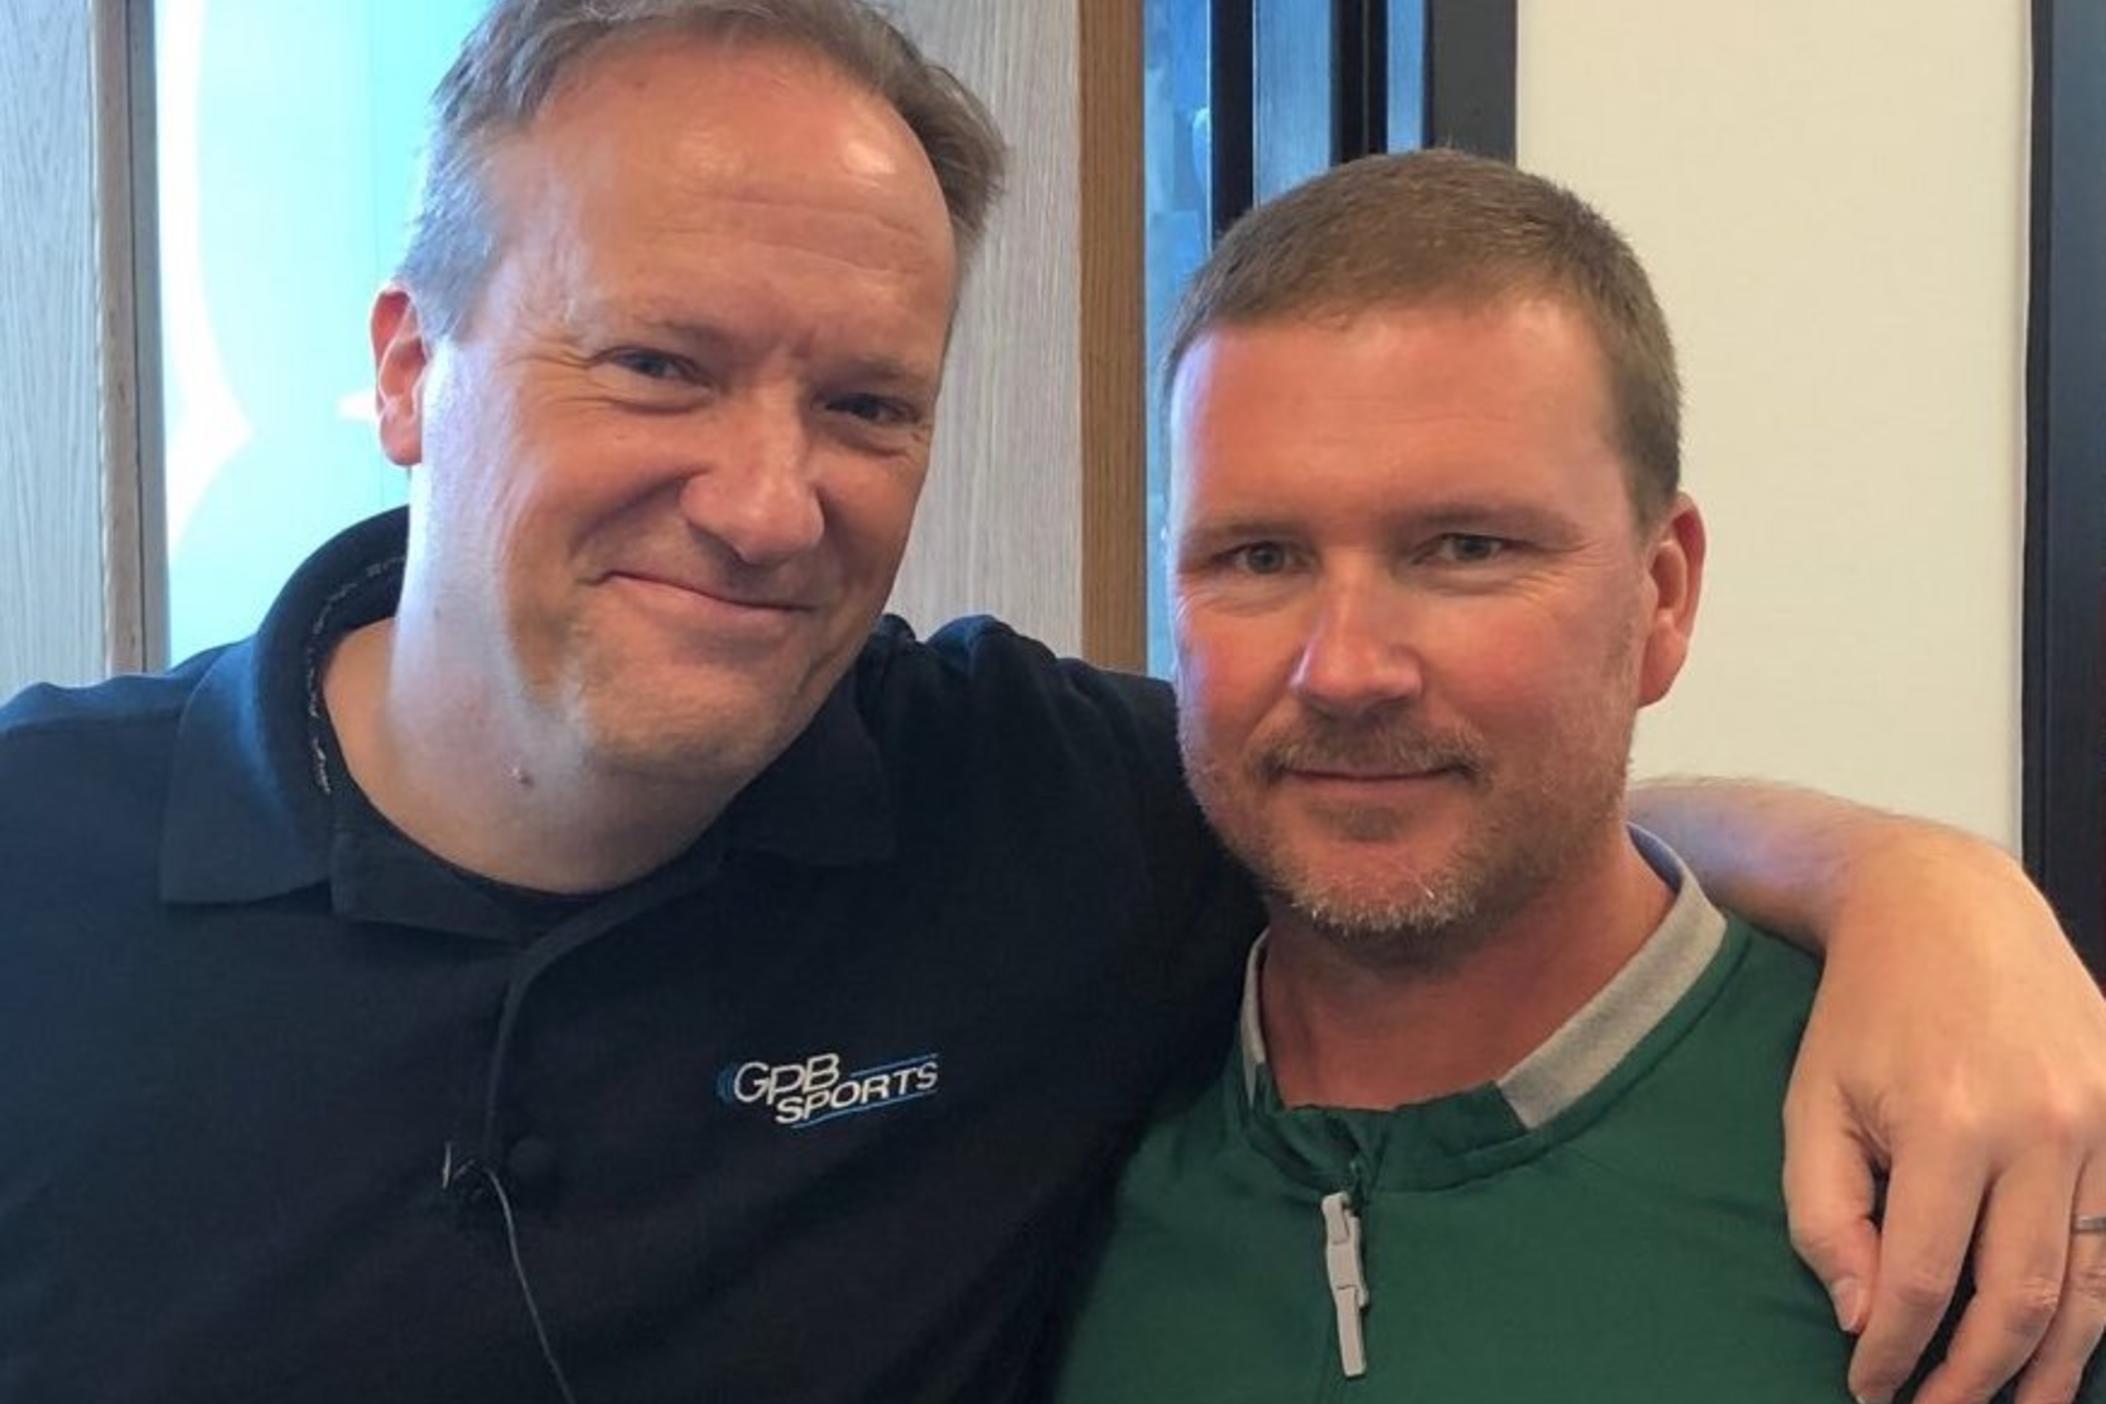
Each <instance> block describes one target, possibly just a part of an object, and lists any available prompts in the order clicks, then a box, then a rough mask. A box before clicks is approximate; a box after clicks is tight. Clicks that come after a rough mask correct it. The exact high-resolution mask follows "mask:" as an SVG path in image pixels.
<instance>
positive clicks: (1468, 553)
mask: <svg viewBox="0 0 2106 1404" xmlns="http://www.w3.org/2000/svg"><path fill="white" fill-rule="evenodd" d="M1511 544H1512V543H1511V542H1508V541H1505V540H1502V539H1501V538H1499V537H1496V536H1475V535H1472V534H1471V533H1469V532H1466V531H1455V532H1450V533H1448V534H1447V535H1446V536H1443V537H1442V538H1440V540H1438V541H1436V542H1435V543H1434V544H1433V552H1432V554H1433V556H1434V558H1435V559H1436V560H1440V561H1443V562H1446V563H1447V564H1450V565H1478V564H1481V563H1482V562H1485V561H1489V560H1492V559H1493V558H1495V557H1497V556H1499V555H1501V554H1503V553H1504V552H1505V551H1506V549H1507V547H1508V546H1510V545H1511Z"/></svg>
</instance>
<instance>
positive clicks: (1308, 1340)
mask: <svg viewBox="0 0 2106 1404" xmlns="http://www.w3.org/2000/svg"><path fill="white" fill-rule="evenodd" d="M1639 843H1640V847H1641V848H1642V849H1644V850H1645V851H1646V853H1647V857H1648V859H1649V860H1650V861H1652V862H1653V864H1654V866H1655V867H1656V868H1657V869H1659V870H1661V871H1662V872H1663V874H1664V875H1667V876H1668V877H1669V878H1670V880H1671V881H1673V882H1675V883H1676V884H1677V889H1678V890H1677V897H1676V900H1675V903H1674V905H1673V907H1672V909H1671V910H1670V912H1669V913H1668V916H1667V918H1666V919H1665V920H1664V921H1663V922H1662V924H1661V926H1660V928H1659V929H1658V930H1657V931H1655V932H1654V933H1653V935H1652V936H1651V938H1649V940H1648V941H1647V942H1646V944H1645V945H1644V946H1643V947H1642V948H1641V949H1640V951H1639V952H1638V953H1637V955H1635V956H1634V957H1633V958H1632V959H1631V961H1629V962H1628V963H1627V964H1626V966H1625V967H1624V969H1623V970H1622V971H1621V972H1619V974H1618V975H1617V976H1616V978H1615V979H1614V980H1612V981H1611V982H1610V984H1609V985H1608V986H1607V987H1606V988H1604V989H1603V990H1602V991H1601V992H1600V993H1599V994H1598V995H1597V996H1596V997H1595V998H1594V999H1593V1000H1592V1001H1590V1002H1589V1003H1588V1004H1587V1005H1586V1006H1585V1007H1584V1008H1582V1009H1581V1010H1580V1012H1579V1013H1578V1014H1576V1015H1575V1016H1574V1017H1573V1019H1572V1020H1571V1021H1570V1022H1568V1023H1567V1024H1566V1025H1565V1026H1564V1027H1563V1028H1562V1029H1560V1030H1559V1031H1558V1032H1557V1033H1556V1034H1554V1035H1553V1036H1552V1037H1551V1038H1550V1039H1549V1040H1548V1041H1547V1042H1546V1043H1545V1044H1544V1045H1543V1046H1542V1047H1540V1048H1539V1049H1537V1050H1536V1051H1535V1052H1534V1053H1533V1054H1531V1055H1530V1056H1529V1057H1528V1058H1527V1059H1525V1060H1524V1061H1523V1062H1522V1063H1521V1064H1520V1065H1518V1066H1517V1067H1516V1068H1514V1069H1513V1070H1511V1071H1510V1072H1509V1073H1508V1074H1507V1075H1506V1076H1504V1077H1502V1078H1500V1079H1499V1080H1498V1081H1497V1082H1496V1083H1493V1084H1487V1085H1485V1086H1480V1087H1474V1088H1471V1089H1468V1090H1466V1091H1462V1092H1458V1093H1455V1094H1454V1095H1451V1096H1445V1097H1441V1098H1437V1099H1435V1100H1433V1101H1429V1102H1424V1103H1419V1104H1414V1105H1410V1106H1404V1107H1399V1108H1397V1109H1396V1110H1394V1111H1389V1112H1365V1111H1338V1110H1330V1109H1325V1108H1318V1107H1298V1108H1292V1109H1290V1108H1286V1107H1283V1106H1282V1105H1281V1102H1280V1097H1279V1093H1278V1091H1277V1089H1276V1088H1275V1086H1274V1084H1273V1080H1272V1077H1271V1076H1270V1074H1269V1072H1268V1070H1267V1068H1266V1065H1265V1051H1264V1039H1263V1034H1262V1031H1261V1029H1260V1027H1259V1023H1258V1019H1257V1000H1256V982H1257V979H1258V976H1259V970H1260V952H1255V951H1254V952H1253V955H1252V960H1251V965H1250V975H1249V978H1248V980H1247V982H1246V990H1245V1003H1244V1008H1245V1017H1244V1027H1243V1035H1242V1040H1241V1047H1240V1048H1239V1049H1238V1050H1236V1052H1235V1053H1234V1055H1233V1056H1232V1057H1231V1058H1230V1059H1229V1060H1228V1065H1227V1067H1226V1068H1225V1069H1224V1071H1223V1073H1222V1076H1221V1077H1220V1079H1219V1081H1218V1082H1217V1083H1216V1085H1215V1086H1213V1087H1212V1088H1211V1090H1209V1091H1208V1092H1206V1093H1204V1094H1202V1095H1201V1096H1200V1097H1199V1098H1198V1100H1196V1101H1195V1102H1193V1103H1192V1104H1191V1105H1190V1106H1188V1107H1186V1108H1184V1109H1182V1110H1180V1111H1177V1112H1175V1113H1174V1114H1172V1115H1169V1116H1167V1117H1165V1118H1164V1119H1162V1120H1160V1121H1158V1122H1157V1123H1156V1124H1155V1125H1154V1127H1153V1128H1152V1129H1151V1130H1150V1131H1149V1133H1148V1134H1147V1136H1146V1138H1145V1140H1144V1141H1143V1143H1142V1146H1141V1148H1140V1150H1139V1153H1138V1154H1137V1155H1136V1156H1135V1158H1134V1160H1133V1162H1132V1164H1131V1166H1130V1168H1129V1169H1128V1170H1127V1172H1126V1176H1125V1179H1124V1181H1123V1183H1122V1185H1121V1187H1120V1190H1119V1194H1118V1198H1117V1203H1116V1209H1115V1212H1114V1215H1113V1218H1112V1223H1111V1229H1110V1233H1109V1237H1108V1239H1107V1241H1106V1243H1105V1246H1104V1249H1103V1254H1102V1259H1101V1262H1100V1263H1099V1265H1098V1266H1097V1269H1096V1271H1095V1274H1094V1277H1093V1279H1091V1280H1090V1281H1089V1283H1088V1286H1087V1288H1086V1289H1085V1291H1084V1293H1083V1296H1082V1299H1081V1303H1080V1306H1079V1309H1078V1314H1077V1317H1076V1319H1075V1321H1074V1323H1073V1329H1072V1334H1071V1336H1070V1339H1069V1343H1068V1349H1067V1354H1066V1358H1065V1361H1064V1363H1063V1365H1062V1368H1061V1371H1060V1376H1059V1384H1058V1387H1057V1389H1056V1391H1055V1398H1056V1399H1057V1400H1059V1401H1061V1404H1118V1401H1127V1400H1131V1401H1135V1402H1136V1404H1140V1402H1141V1401H1146V1402H1147V1404H1166V1401H1181V1400H1194V1401H1198V1400H1204V1401H1207V1404H1234V1401H1241V1400H1248V1401H1264V1402H1265V1404H1281V1401H1291V1400H1350V1399H1361V1400H1369V1401H1374V1400H1383V1401H1388V1400H1400V1401H1403V1400H1412V1401H1416V1400H1427V1401H1435V1400H1437V1401H1441V1404H1479V1401H1481V1404H1522V1402H1523V1401H1535V1400H1557V1401H1564V1402H1565V1404H1587V1401H1597V1400H1599V1401H1611V1400H1613V1401H1618V1404H1627V1401H1632V1400H1704V1401H1706V1404H1736V1401H1746V1404H1780V1401H1818V1400H1834V1401H1839V1404H1847V1401H1848V1399H1849V1394H1848V1391H1847V1389H1846V1386H1845V1375H1846V1368H1847V1364H1848V1359H1849V1353H1850V1348H1851V1342H1850V1340H1849V1338H1847V1337H1846V1336H1844V1335H1843V1334H1842V1333H1841V1332H1840V1331H1838V1330H1837V1328H1836V1325H1835V1319H1834V1315H1833V1312H1832V1310H1831V1308H1830V1305H1829V1301H1828V1297H1827V1294H1826V1292H1825V1291H1824V1290H1823V1288H1822V1286H1821V1284H1820V1282H1819V1280H1818V1279H1816V1278H1815V1277H1814V1276H1813V1274H1812V1273H1811V1272H1809V1271H1808V1270H1807V1269H1806V1268H1805V1267H1804V1266H1803V1265H1802V1264H1801V1263H1800V1262H1799V1260H1798V1258H1797V1257H1795V1256H1794V1255H1793V1253H1792V1249H1791V1246H1790V1244H1789V1242H1788V1240H1787V1237H1786V1228H1785V1212H1784V1202H1783V1197H1782V1192H1781V1189H1780V1183H1781V1181H1780V1176H1781V1174H1782V1171H1783V1134H1782V1126H1781V1108H1782V1106H1783V1101H1784V1091H1785V1083H1786V1079H1787V1077H1788V1076H1789V1073H1790V1070H1791V1064H1792V1058H1793V1054H1794V1051H1795V1050H1796V1048H1797V1046H1798V1042H1799V1036H1800V1033H1801V1031H1802V1029H1803V1028H1804V1025H1805V1022H1806V1016H1807V1011H1808V1009H1809V1007H1810V1006H1811V1003H1812V1000H1813V994H1814V984H1815V978H1816V974H1817V971H1816V967H1815V964H1814V962H1813V961H1812V960H1811V959H1809V958H1808V957H1807V956H1806V955H1804V954H1803V953H1801V952H1799V951H1798V950H1796V949H1794V948H1792V947H1791V946H1788V945H1786V944H1785V943H1783V942H1782V941H1780V940H1778V939H1776V938H1774V937H1772V936H1770V935H1767V934H1765V933H1763V932H1761V931H1758V930H1756V929H1754V928H1752V927H1750V926H1747V925H1745V924H1744V923H1742V922H1740V921H1738V920H1733V921H1728V920H1727V919H1725V918H1724V917H1723V916H1721V915H1720V913H1719V912H1718V911H1717V910H1716V909H1715V908H1714V907H1712V905H1711V904H1710V903H1709V902H1708V901H1706V900H1705V898H1704V895H1703V893H1702V892H1701V891H1700V890H1699V889H1698V887H1697V884H1696V882H1695V880H1694V879H1693V878H1691V877H1690V876H1689V875H1688V874H1687V871H1686V870H1685V869H1683V868H1682V867H1681V865H1680V864H1679V862H1678V861H1677V860H1675V859H1674V857H1673V855H1671V854H1669V853H1667V852H1666V850H1665V849H1664V848H1662V847H1661V846H1659V845H1658V844H1657V842H1656V841H1654V840H1652V839H1650V837H1649V836H1644V835H1640V836H1639ZM1942 1334H1943V1333H1941V1337H1942ZM1938 1355H1942V1340H1941V1342H1940V1343H1939V1346H1938V1347H1934V1351H1933V1354H1932V1356H1931V1358H1933V1359H1935V1358H1937V1356H1938ZM2097 1390H2098V1387H2097V1385H2096V1384H2093V1385H2091V1386H2089V1387H2088V1388H2087V1392H2086V1394H2085V1396H2084V1397H2085V1398H2087V1399H2090V1398H2097V1397H2099V1395H2098V1392H2097Z"/></svg>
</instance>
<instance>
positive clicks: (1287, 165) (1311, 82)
mask: <svg viewBox="0 0 2106 1404" xmlns="http://www.w3.org/2000/svg"><path fill="white" fill-rule="evenodd" d="M1251 44H1252V48H1253V51H1254V54H1255V58H1256V62H1257V78H1256V86H1257V93H1256V101H1255V103H1254V104H1253V105H1254V106H1255V107H1256V109H1257V150H1256V152H1255V153H1254V155H1255V159H1254V160H1253V162H1252V167H1253V184H1254V185H1255V187H1256V191H1257V197H1258V199H1260V200H1269V199H1271V198H1272V197H1273V196H1275V195H1279V194H1282V193H1284V192H1285V191H1287V190H1291V189H1292V188H1294V187H1295V186H1297V185H1300V184H1301V183H1302V182H1303V181H1305V180H1307V179H1308V178H1309V177H1311V176H1313V175H1316V174H1318V173H1319V172H1321V171H1323V170H1324V169H1325V168H1326V167H1328V166H1329V165H1330V164H1331V7H1330V5H1328V4H1325V3H1321V0H1258V7H1257V15H1256V28H1255V32H1254V34H1253V36H1252V40H1251Z"/></svg>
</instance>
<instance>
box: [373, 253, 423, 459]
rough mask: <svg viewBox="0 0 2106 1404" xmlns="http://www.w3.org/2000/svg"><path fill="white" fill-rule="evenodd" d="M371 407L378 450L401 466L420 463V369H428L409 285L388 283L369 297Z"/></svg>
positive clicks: (421, 430) (421, 408)
mask: <svg viewBox="0 0 2106 1404" xmlns="http://www.w3.org/2000/svg"><path fill="white" fill-rule="evenodd" d="M370 331H371V334H372V338H373V407H374V409H375V411H377V413H378V415H379V419H380V449H381V452H383V453H385V454H386V455H387V456H388V461H389V462H391V463H396V464H399V465H400V466H402V467H404V468H408V467H411V466H413V465H415V464H418V463H422V462H423V461H424V373H425V371H427V370H428V369H430V367H431V344H430V343H429V342H428V341H426V340H425V337H424V326H423V323H422V322H421V321H420V320H419V319H418V316H417V302H416V299H415V298H414V297H412V296H411V295H410V291H409V289H408V288H406V287H404V286H402V285H401V284H400V283H389V284H388V285H387V286H386V287H384V288H382V289H381V290H380V292H379V294H378V295H376V296H375V297H374V299H373V317H372V324H371V327H370Z"/></svg>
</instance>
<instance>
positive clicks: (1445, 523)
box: [1173, 501, 1573, 550]
mask: <svg viewBox="0 0 2106 1404" xmlns="http://www.w3.org/2000/svg"><path fill="white" fill-rule="evenodd" d="M1375 521H1376V523H1377V524H1378V525H1379V526H1380V527H1381V529H1382V530H1383V531H1385V532H1387V533H1389V534H1392V535H1396V536H1435V535H1439V534H1441V533H1443V532H1454V533H1457V534H1460V535H1465V536H1468V535H1486V536H1497V535H1517V536H1528V537H1539V538H1558V537H1563V536H1567V535H1570V534H1571V532H1572V530H1573V523H1572V521H1571V519H1570V518H1569V517H1568V516H1567V515H1566V514H1565V513H1563V512H1559V511H1557V510H1556V509H1554V508H1550V507H1545V506H1543V505H1541V504H1539V503H1534V502H1519V501H1513V502H1508V501H1483V502H1471V501H1456V502H1441V503H1434V504H1431V505H1428V506H1425V507H1414V508H1407V509H1404V510H1401V511H1395V512H1378V513H1377V514H1375ZM1306 529H1307V526H1306V523H1302V522H1299V521H1298V520H1297V519H1296V518H1295V517H1294V516H1293V515H1292V514H1286V515H1275V514H1269V513H1263V512H1257V513H1250V514H1237V515H1234V516H1229V515H1223V516H1219V517H1208V518H1201V519H1197V520H1195V521H1193V522H1192V523H1191V524H1190V525H1189V526H1187V527H1186V528H1185V529H1184V530H1183V531H1180V532H1177V533H1176V534H1175V535H1174V537H1173V540H1174V542H1175V544H1177V545H1178V546H1181V547H1184V548H1186V549H1202V550H1203V549H1205V548H1207V547H1210V546H1215V545H1220V544H1225V543H1228V542H1232V541H1259V540H1271V539H1292V538H1294V537H1297V536H1299V535H1301V534H1303V532H1304V531H1306Z"/></svg>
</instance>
